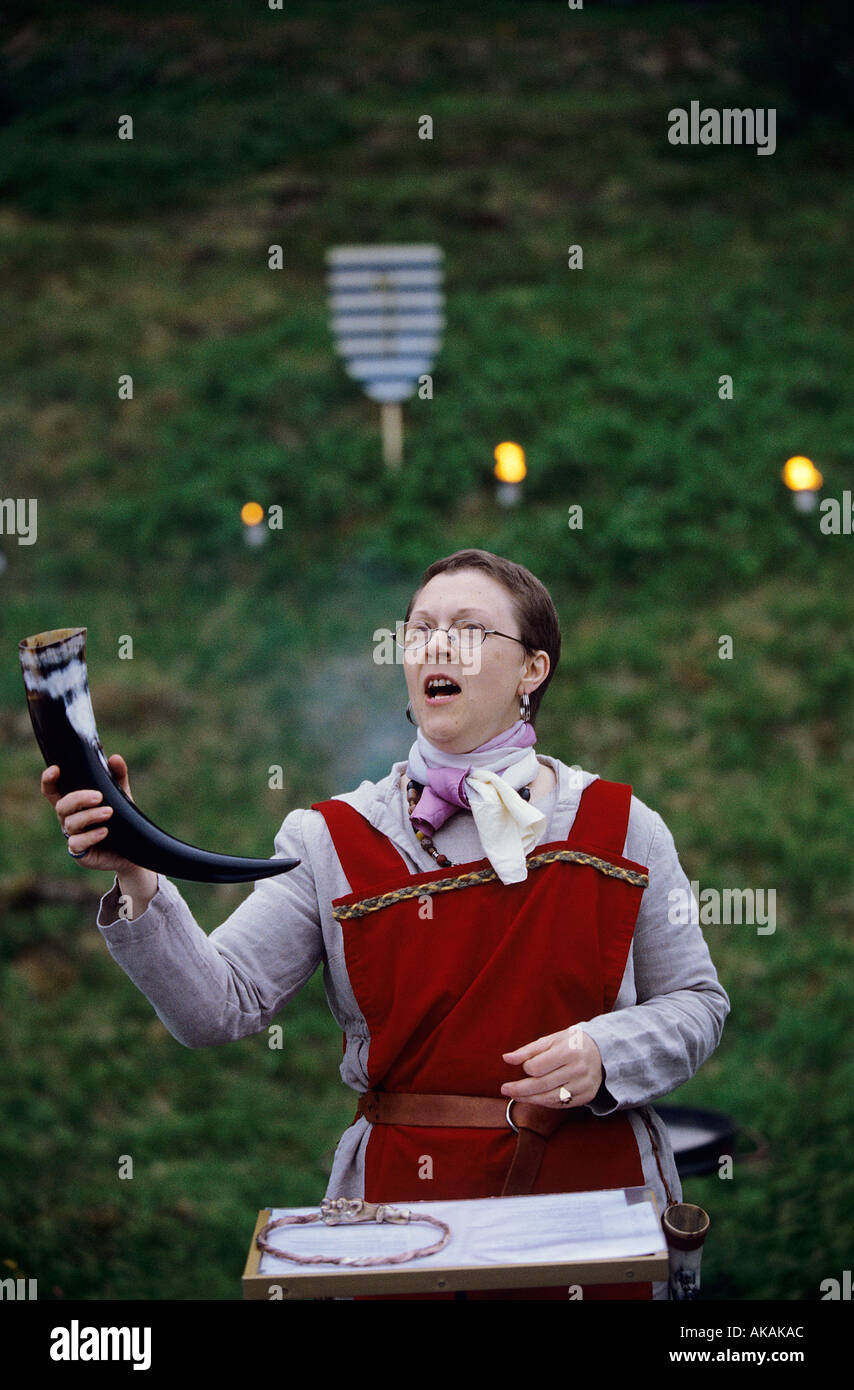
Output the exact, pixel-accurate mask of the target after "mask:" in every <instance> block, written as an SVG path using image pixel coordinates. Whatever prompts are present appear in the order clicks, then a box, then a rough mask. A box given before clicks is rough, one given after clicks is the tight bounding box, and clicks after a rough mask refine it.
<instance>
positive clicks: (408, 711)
mask: <svg viewBox="0 0 854 1390" xmlns="http://www.w3.org/2000/svg"><path fill="white" fill-rule="evenodd" d="M406 717H407V719H408V720H409V722H410V724H415V720H414V719H413V718H412V701H411V700H410V701H409V702H408V704H407V706H406ZM415 727H416V729H417V728H418V725H417V724H415Z"/></svg>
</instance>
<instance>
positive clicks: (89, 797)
mask: <svg viewBox="0 0 854 1390" xmlns="http://www.w3.org/2000/svg"><path fill="white" fill-rule="evenodd" d="M107 764H108V766H109V768H110V771H111V772H112V773H113V776H114V777H115V779H116V781H117V782H118V785H119V786H120V787H121V789H122V791H123V792H124V793H125V795H126V796H128V797H130V800H131V801H133V797H132V796H131V791H130V783H129V781H128V768H127V763H126V762H125V760H124V758H123V757H122V756H121V754H120V753H114V754H113V756H112V757H111V758H108V759H107ZM58 781H59V768H58V767H57V766H56V764H55V763H54V765H53V766H52V767H49V768H46V769H45V771H44V772H43V773H42V780H41V789H42V795H43V796H46V797H47V799H48V801H49V802H50V804H51V806H52V807H53V809H54V810H55V811H56V817H57V820H58V821H59V824H60V828H61V830H62V832H63V834H64V835H65V836H66V838H67V840H68V847H69V849H71V850H73V851H74V853H75V854H80V853H81V851H83V850H85V851H86V853H85V855H84V857H83V858H82V859H78V860H77V863H78V864H81V865H82V866H83V868H84V869H106V870H109V871H110V872H112V873H115V874H122V873H124V874H125V875H131V876H133V875H139V874H143V873H145V872H146V871H145V870H144V869H141V868H140V866H139V865H137V864H132V863H131V862H130V860H128V859H124V858H122V856H121V855H119V854H113V853H112V852H111V851H110V850H108V849H98V848H97V846H98V845H99V844H100V843H101V841H102V840H103V839H104V838H105V836H106V834H107V826H108V825H109V821H110V817H111V816H112V815H113V810H112V807H110V806H106V805H105V804H104V798H103V796H102V795H101V793H100V792H99V791H95V790H93V789H89V790H87V791H78V792H68V794H67V795H66V796H60V794H59V789H58V786H57V783H58Z"/></svg>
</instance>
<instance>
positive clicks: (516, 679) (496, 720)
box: [403, 569, 549, 753]
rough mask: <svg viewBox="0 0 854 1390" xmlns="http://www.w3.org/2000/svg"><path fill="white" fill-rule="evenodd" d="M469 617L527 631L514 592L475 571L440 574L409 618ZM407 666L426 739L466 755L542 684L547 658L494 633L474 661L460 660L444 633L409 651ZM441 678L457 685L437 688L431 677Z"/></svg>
mask: <svg viewBox="0 0 854 1390" xmlns="http://www.w3.org/2000/svg"><path fill="white" fill-rule="evenodd" d="M466 619H467V620H469V621H471V622H478V623H482V624H483V626H484V627H485V628H497V629H498V631H499V632H503V633H508V634H509V636H510V637H521V635H522V634H521V631H520V629H519V623H518V620H517V618H516V614H515V611H514V607H513V598H512V596H511V594H510V592H509V590H507V589H505V587H504V585H503V584H500V583H499V582H498V580H496V579H493V578H492V576H491V575H489V574H485V573H484V572H483V571H482V570H477V569H468V570H455V571H453V572H446V573H444V574H437V575H435V576H434V577H433V578H432V579H431V580H430V581H429V583H427V584H425V585H424V588H423V589H421V590H419V592H418V593H417V594H416V596H415V601H414V603H413V605H412V612H411V613H410V615H409V621H410V622H411V623H412V622H423V623H426V624H427V625H428V626H430V627H435V628H442V629H444V628H449V627H451V626H452V625H453V624H454V623H456V622H460V621H463V620H466ZM403 669H404V674H405V676H406V685H407V689H408V691H409V698H410V700H411V702H412V717H413V719H414V720H415V722H416V724H417V725H418V726H419V728H420V729H421V730H422V731H423V733H424V736H425V738H427V739H429V741H430V742H431V743H433V744H435V745H436V747H437V748H442V749H444V751H445V752H447V753H468V752H470V751H471V750H472V749H473V748H477V747H478V746H479V745H480V744H481V743H486V742H487V741H488V740H489V739H492V738H495V737H496V736H497V735H498V734H500V733H503V731H504V730H505V729H509V728H510V726H511V725H512V724H515V723H516V721H517V719H518V718H519V697H520V696H521V695H522V694H523V692H527V693H528V694H529V695H530V693H531V691H532V690H536V688H537V686H538V685H540V684H542V682H543V681H544V680H545V678H546V676H547V675H548V670H549V658H548V655H547V654H546V652H544V651H540V652H537V653H535V654H534V655H531V654H530V653H529V652H527V651H526V650H525V648H524V647H523V646H522V645H521V644H520V643H519V642H511V641H509V640H508V638H507V637H498V636H494V635H493V636H490V637H486V638H484V641H483V645H482V647H481V648H480V650H479V652H477V653H476V654H475V658H474V659H471V658H470V659H468V660H463V659H461V654H460V653H459V651H458V650H457V649H456V647H454V646H452V645H451V644H450V643H449V641H448V637H447V634H446V632H444V631H441V632H434V633H433V635H432V637H431V638H430V641H429V642H428V643H427V646H426V647H424V648H422V650H421V651H420V652H418V653H416V654H413V653H410V652H406V653H405V655H404V662H403ZM439 676H445V677H448V678H449V679H450V680H451V681H453V682H454V684H455V686H456V687H457V688H456V690H455V691H453V692H451V691H449V690H448V689H444V690H439V691H437V692H436V693H435V694H434V693H432V691H431V689H430V682H431V681H433V680H435V679H436V677H439Z"/></svg>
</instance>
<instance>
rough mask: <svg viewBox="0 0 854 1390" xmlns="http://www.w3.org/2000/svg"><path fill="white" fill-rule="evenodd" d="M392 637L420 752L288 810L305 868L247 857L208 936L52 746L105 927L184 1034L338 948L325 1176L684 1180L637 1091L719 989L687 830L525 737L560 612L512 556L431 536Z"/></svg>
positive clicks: (711, 1031)
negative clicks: (230, 900) (680, 917)
mask: <svg viewBox="0 0 854 1390" xmlns="http://www.w3.org/2000/svg"><path fill="white" fill-rule="evenodd" d="M398 640H399V641H400V642H401V644H402V646H403V666H404V672H405V676H406V683H407V688H408V692H409V705H408V706H407V713H408V715H409V717H410V718H411V720H412V722H413V723H414V724H416V725H417V726H418V732H417V737H416V741H415V743H414V744H413V746H412V748H411V750H410V754H409V758H408V760H407V761H406V762H399V763H395V764H394V766H393V767H392V769H391V772H390V773H389V774H388V776H387V777H385V778H383V779H382V780H381V781H379V782H377V783H371V782H367V781H366V782H362V784H361V785H360V786H359V787H358V788H357V789H356V790H355V791H352V792H349V793H346V794H344V795H343V796H339V797H335V798H333V799H332V800H330V801H326V802H322V803H318V804H316V805H315V806H313V807H312V808H311V809H310V810H294V811H291V812H290V813H289V815H288V816H287V817H286V818H285V820H284V822H283V824H282V826H281V828H280V830H279V833H278V835H277V836H276V841H275V850H276V854H277V855H278V856H282V857H295V858H298V859H299V860H300V861H301V862H300V865H299V867H298V868H297V869H294V870H292V871H291V872H290V873H288V874H286V875H281V876H280V877H276V878H267V879H264V880H262V881H260V882H258V883H256V885H255V888H254V892H253V893H252V894H251V895H250V896H249V897H248V898H247V899H246V901H245V902H243V903H242V904H241V905H240V906H239V907H238V908H237V909H236V911H235V912H233V913H232V915H231V916H230V917H229V918H228V919H227V921H226V922H224V923H223V924H222V926H220V927H218V928H217V929H216V930H215V931H214V932H212V933H211V935H210V936H206V935H205V933H204V932H203V931H202V929H201V928H200V927H199V926H198V925H197V923H196V922H195V920H194V918H193V916H192V914H191V913H190V911H189V908H188V907H187V905H186V903H185V902H184V900H183V898H182V897H181V895H180V894H179V892H178V890H177V889H176V888H175V887H174V885H173V884H172V883H171V882H170V881H169V880H168V879H166V878H164V877H163V876H162V875H158V874H154V873H152V872H150V871H148V870H145V869H141V868H139V867H137V866H136V865H132V864H129V863H127V862H126V861H125V860H120V859H118V858H117V857H116V856H114V855H111V854H109V853H108V852H107V851H104V850H99V849H98V848H97V846H98V843H99V841H100V840H101V839H102V838H103V836H104V835H105V834H106V829H105V828H104V826H103V821H104V819H105V816H106V815H108V814H109V808H103V807H101V806H99V805H98V804H97V802H98V801H99V800H100V797H99V794H98V793H97V792H93V793H89V792H85V791H78V792H72V793H70V794H68V795H67V796H64V797H62V798H59V797H58V795H57V792H56V787H55V783H56V778H57V776H58V770H57V769H56V768H55V767H54V768H49V769H48V770H47V771H46V772H45V774H44V775H43V777H42V789H43V791H44V794H45V795H46V796H47V797H48V798H49V799H50V800H51V801H52V803H53V804H54V806H55V808H56V812H57V816H58V818H59V820H60V824H61V825H62V827H63V831H64V833H65V834H66V836H67V837H68V848H69V852H70V853H72V854H74V855H75V857H79V858H80V861H81V863H84V864H85V865H86V867H91V868H94V869H110V870H114V871H115V872H116V876H117V877H116V882H115V883H114V885H113V887H112V889H111V890H110V892H109V893H107V894H106V895H105V897H104V898H103V899H102V902H101V908H100V912H99V915H98V926H99V928H100V929H101V931H102V933H103V935H104V938H105V940H106V942H107V945H108V947H109V950H110V952H111V954H112V955H113V956H114V958H115V959H116V960H117V961H118V963H119V964H120V965H121V967H122V968H123V969H124V970H125V971H126V973H127V974H128V975H129V977H130V978H131V979H132V980H133V981H134V983H135V984H136V985H137V986H138V987H139V988H140V989H141V990H142V992H143V993H144V994H145V995H146V997H147V998H148V999H149V1000H150V1001H151V1003H152V1004H153V1005H154V1008H155V1010H156V1012H157V1014H158V1016H159V1017H160V1018H161V1019H162V1021H163V1023H164V1024H165V1025H166V1027H167V1028H168V1029H169V1031H170V1032H171V1033H172V1034H173V1036H174V1037H175V1038H177V1039H178V1041H179V1042H181V1043H183V1044H184V1045H185V1046H187V1047H203V1046H206V1045H208V1044H212V1043H221V1042H229V1041H231V1040H233V1039H236V1038H241V1037H245V1036H246V1035H248V1034H250V1033H257V1032H260V1031H261V1030H262V1029H264V1028H266V1027H267V1026H268V1024H269V1023H270V1021H271V1020H272V1019H273V1018H274V1017H275V1016H276V1014H277V1013H278V1011H279V1010H280V1009H281V1008H282V1007H283V1006H284V1005H285V1004H286V1003H287V1002H288V1001H289V1000H290V999H292V998H293V997H294V995H295V994H296V993H297V991H298V990H299V989H300V988H301V987H302V985H304V984H305V983H306V981H307V980H308V979H309V977H310V976H311V975H312V973H313V972H314V970H315V968H316V967H317V965H318V964H319V963H320V962H321V961H322V962H323V966H324V981H325V985H326V992H327V997H328V999H329V1003H330V1007H331V1009H332V1012H333V1014H334V1016H335V1018H336V1019H337V1021H338V1023H339V1024H340V1026H341V1028H342V1029H343V1031H344V1035H345V1051H344V1060H343V1062H342V1064H341V1075H342V1077H343V1079H344V1081H345V1082H346V1083H347V1084H348V1085H350V1086H352V1087H353V1089H354V1090H356V1091H358V1092H359V1093H360V1101H359V1108H358V1113H357V1118H356V1120H355V1121H354V1123H353V1124H352V1125H351V1126H350V1127H349V1128H348V1129H347V1130H346V1131H345V1133H344V1135H343V1136H342V1138H341V1140H340V1142H339V1144H338V1147H337V1150H336V1154H335V1162H334V1165H333V1170H332V1175H331V1177H330V1181H329V1186H328V1189H327V1195H328V1196H364V1197H366V1198H367V1200H369V1201H390V1202H394V1201H413V1200H418V1199H427V1198H430V1197H433V1198H436V1199H445V1198H455V1197H486V1196H495V1195H499V1194H501V1193H502V1192H505V1193H519V1192H528V1191H533V1192H554V1191H580V1190H591V1189H597V1188H607V1187H627V1186H635V1185H642V1184H646V1185H648V1186H650V1187H652V1188H653V1189H654V1191H655V1192H656V1195H657V1200H658V1203H659V1209H660V1210H663V1209H664V1207H665V1206H666V1205H667V1204H668V1203H669V1202H670V1201H679V1200H680V1199H681V1187H680V1183H679V1178H678V1175H677V1172H676V1167H675V1163H674V1159H673V1153H672V1148H671V1145H670V1142H669V1139H668V1136H667V1131H666V1128H665V1126H664V1125H663V1123H662V1122H661V1120H660V1119H659V1118H658V1117H657V1116H656V1114H655V1112H654V1111H652V1110H650V1109H649V1108H648V1105H647V1102H649V1101H651V1100H653V1099H655V1098H656V1097H658V1096H661V1095H664V1094H666V1093H667V1092H668V1091H671V1090H672V1089H674V1087H676V1086H678V1085H680V1084H681V1083H682V1082H684V1081H686V1080H687V1079H688V1077H690V1076H692V1075H693V1074H694V1073H695V1072H696V1071H697V1069H698V1068H699V1067H700V1066H701V1065H702V1063H703V1062H704V1061H705V1060H706V1058H707V1057H708V1056H709V1055H710V1054H711V1053H712V1052H713V1051H714V1049H715V1047H716V1046H717V1044H718V1042H719V1040H720V1036H721V1030H722V1027H723V1022H724V1019H725V1018H726V1016H727V1014H728V1012H729V999H728V997H727V995H726V992H725V991H724V989H723V988H722V987H721V985H720V983H719V982H718V978H717V974H716V972H715V969H714V966H713V964H712V961H711V959H710V956H709V952H708V949H707V947H706V944H705V941H704V939H703V936H702V933H701V931H700V929H699V927H698V926H696V925H691V924H686V925H672V924H671V923H670V922H669V921H668V913H667V904H668V893H669V892H670V891H671V890H672V889H675V888H678V889H681V890H683V891H690V887H689V885H688V880H687V879H686V877H685V874H684V872H683V870H682V868H681V866H680V864H679V860H678V858H677V855H676V850H675V847H674V844H673V839H672V837H671V835H670V832H669V831H668V830H667V827H666V826H665V825H664V823H663V821H662V820H661V817H660V816H658V815H657V814H656V813H655V812H653V811H651V810H650V809H649V808H648V807H646V806H645V805H644V804H643V803H642V802H641V801H638V800H637V799H636V798H634V797H632V796H631V788H629V787H627V786H624V785H622V784H619V783H611V782H604V781H602V779H600V778H599V777H598V776H597V775H596V774H591V773H583V772H581V771H580V770H579V769H571V768H568V767H566V766H565V765H564V764H563V763H561V762H559V761H558V760H557V759H554V758H549V757H546V756H544V755H535V754H534V752H533V744H534V742H535V734H534V726H533V718H534V716H535V715H536V713H537V710H538V708H539V704H540V701H541V699H542V697H543V694H544V693H545V690H546V688H547V686H548V683H549V681H550V679H551V677H552V675H553V674H554V670H555V667H556V665H557V661H558V658H559V654H560V629H559V624H558V619H557V614H556V612H555V609H554V605H553V604H552V601H551V598H550V597H549V594H548V592H547V591H546V589H545V588H544V587H543V585H542V584H541V583H540V582H539V580H537V579H536V578H535V577H534V575H532V574H531V573H530V572H529V571H528V570H527V569H525V568H524V567H523V566H521V565H516V564H513V563H512V562H510V561H508V560H504V559H502V558H500V557H498V556H495V555H492V554H490V553H488V552H486V551H481V550H463V551H458V552H457V553H456V554H455V555H451V556H449V557H447V558H445V559H443V560H439V561H437V562H436V563H435V564H433V565H431V566H430V567H429V569H428V570H427V571H426V572H425V574H424V575H423V577H422V580H421V583H420V585H419V587H418V590H417V592H416V593H415V595H414V597H413V599H412V601H411V602H410V605H409V610H408V612H407V614H406V619H405V622H404V623H403V624H401V625H399V632H398ZM109 761H110V765H111V767H112V769H113V771H114V773H115V774H116V776H117V777H118V778H119V779H120V782H121V786H122V788H123V790H124V791H126V792H127V793H128V795H130V787H129V783H128V773H127V765H126V764H125V762H124V760H123V759H122V758H121V757H120V756H119V755H118V754H116V755H114V756H113V757H112V758H111V759H110V760H109ZM538 856H542V858H538ZM484 871H485V872H484ZM472 876H474V877H472ZM122 894H124V895H127V898H126V901H125V908H124V912H123V913H122V915H120V911H119V909H120V895H122ZM127 899H129V901H130V906H131V909H132V910H131V911H128V909H127ZM583 1295H584V1297H585V1298H626V1297H647V1298H648V1297H650V1296H653V1297H658V1298H663V1297H666V1296H667V1289H666V1283H665V1282H664V1281H661V1282H658V1283H656V1284H654V1285H651V1284H649V1283H647V1284H645V1285H641V1286H638V1287H634V1288H633V1287H632V1286H630V1285H588V1286H585V1287H584V1290H583ZM482 1296H487V1295H482ZM501 1296H503V1297H507V1296H518V1297H531V1296H534V1297H554V1298H564V1299H565V1298H566V1296H567V1294H566V1288H565V1287H562V1288H559V1289H556V1290H535V1291H531V1290H527V1291H515V1292H510V1293H508V1292H505V1293H503V1294H502V1295H501Z"/></svg>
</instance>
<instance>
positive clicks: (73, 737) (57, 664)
mask: <svg viewBox="0 0 854 1390" xmlns="http://www.w3.org/2000/svg"><path fill="white" fill-rule="evenodd" d="M18 651H19V654H20V658H21V669H22V670H23V673H24V685H25V687H26V691H27V706H28V708H29V711H30V718H31V720H32V723H33V729H34V730H35V735H36V739H37V740H38V745H39V747H40V749H41V751H42V753H43V755H44V759H45V762H46V763H47V766H48V767H51V766H52V765H53V764H54V763H55V764H56V765H57V767H58V768H59V790H60V792H61V794H62V795H63V796H65V795H67V794H68V792H73V791H84V790H86V789H87V788H89V787H92V788H94V789H96V790H97V791H99V792H100V793H101V795H102V797H103V802H102V803H101V804H102V805H107V806H112V808H113V814H112V816H111V817H110V818H109V820H108V821H107V822H106V824H107V834H106V835H105V837H104V838H103V839H102V840H100V841H99V843H98V845H97V848H98V849H101V848H103V849H108V850H111V851H112V852H113V853H114V854H118V855H121V857H122V858H123V859H127V860H129V861H130V863H131V864H139V865H140V867H141V868H143V869H151V870H152V871H154V872H155V873H162V874H166V875H167V876H169V877H172V878H184V879H192V880H194V881H195V882H196V883H248V882H250V881H253V880H255V879H259V878H271V877H272V876H273V875H274V874H284V873H287V872H288V870H289V869H295V868H296V866H297V864H299V862H300V861H299V860H298V859H239V858H235V857H233V856H232V855H229V854H211V853H210V852H209V851H208V850H204V849H196V848H195V847H194V846H193V845H188V844H185V842H184V841H183V840H176V839H174V838H173V837H172V836H171V835H167V834H165V832H164V831H162V830H161V829H160V828H159V826H156V825H155V824H154V822H153V821H151V820H149V819H148V817H147V816H144V815H143V813H142V811H140V810H139V808H138V807H137V806H136V805H134V803H133V802H132V801H131V800H130V798H129V797H128V796H126V795H125V793H124V792H123V791H122V790H121V788H120V787H119V785H118V783H117V782H116V781H115V779H114V777H113V774H112V772H111V771H110V766H109V764H108V762H107V759H106V756H105V754H104V749H103V747H102V745H101V740H100V739H99V737H98V730H97V729H96V727H95V716H94V714H93V712H92V700H91V697H90V695H89V680H88V675H87V671H86V628H85V627H64V628H57V629H56V630H55V631H53V632H39V633H37V634H36V636H35V637H25V638H24V640H23V642H19V643H18Z"/></svg>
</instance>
